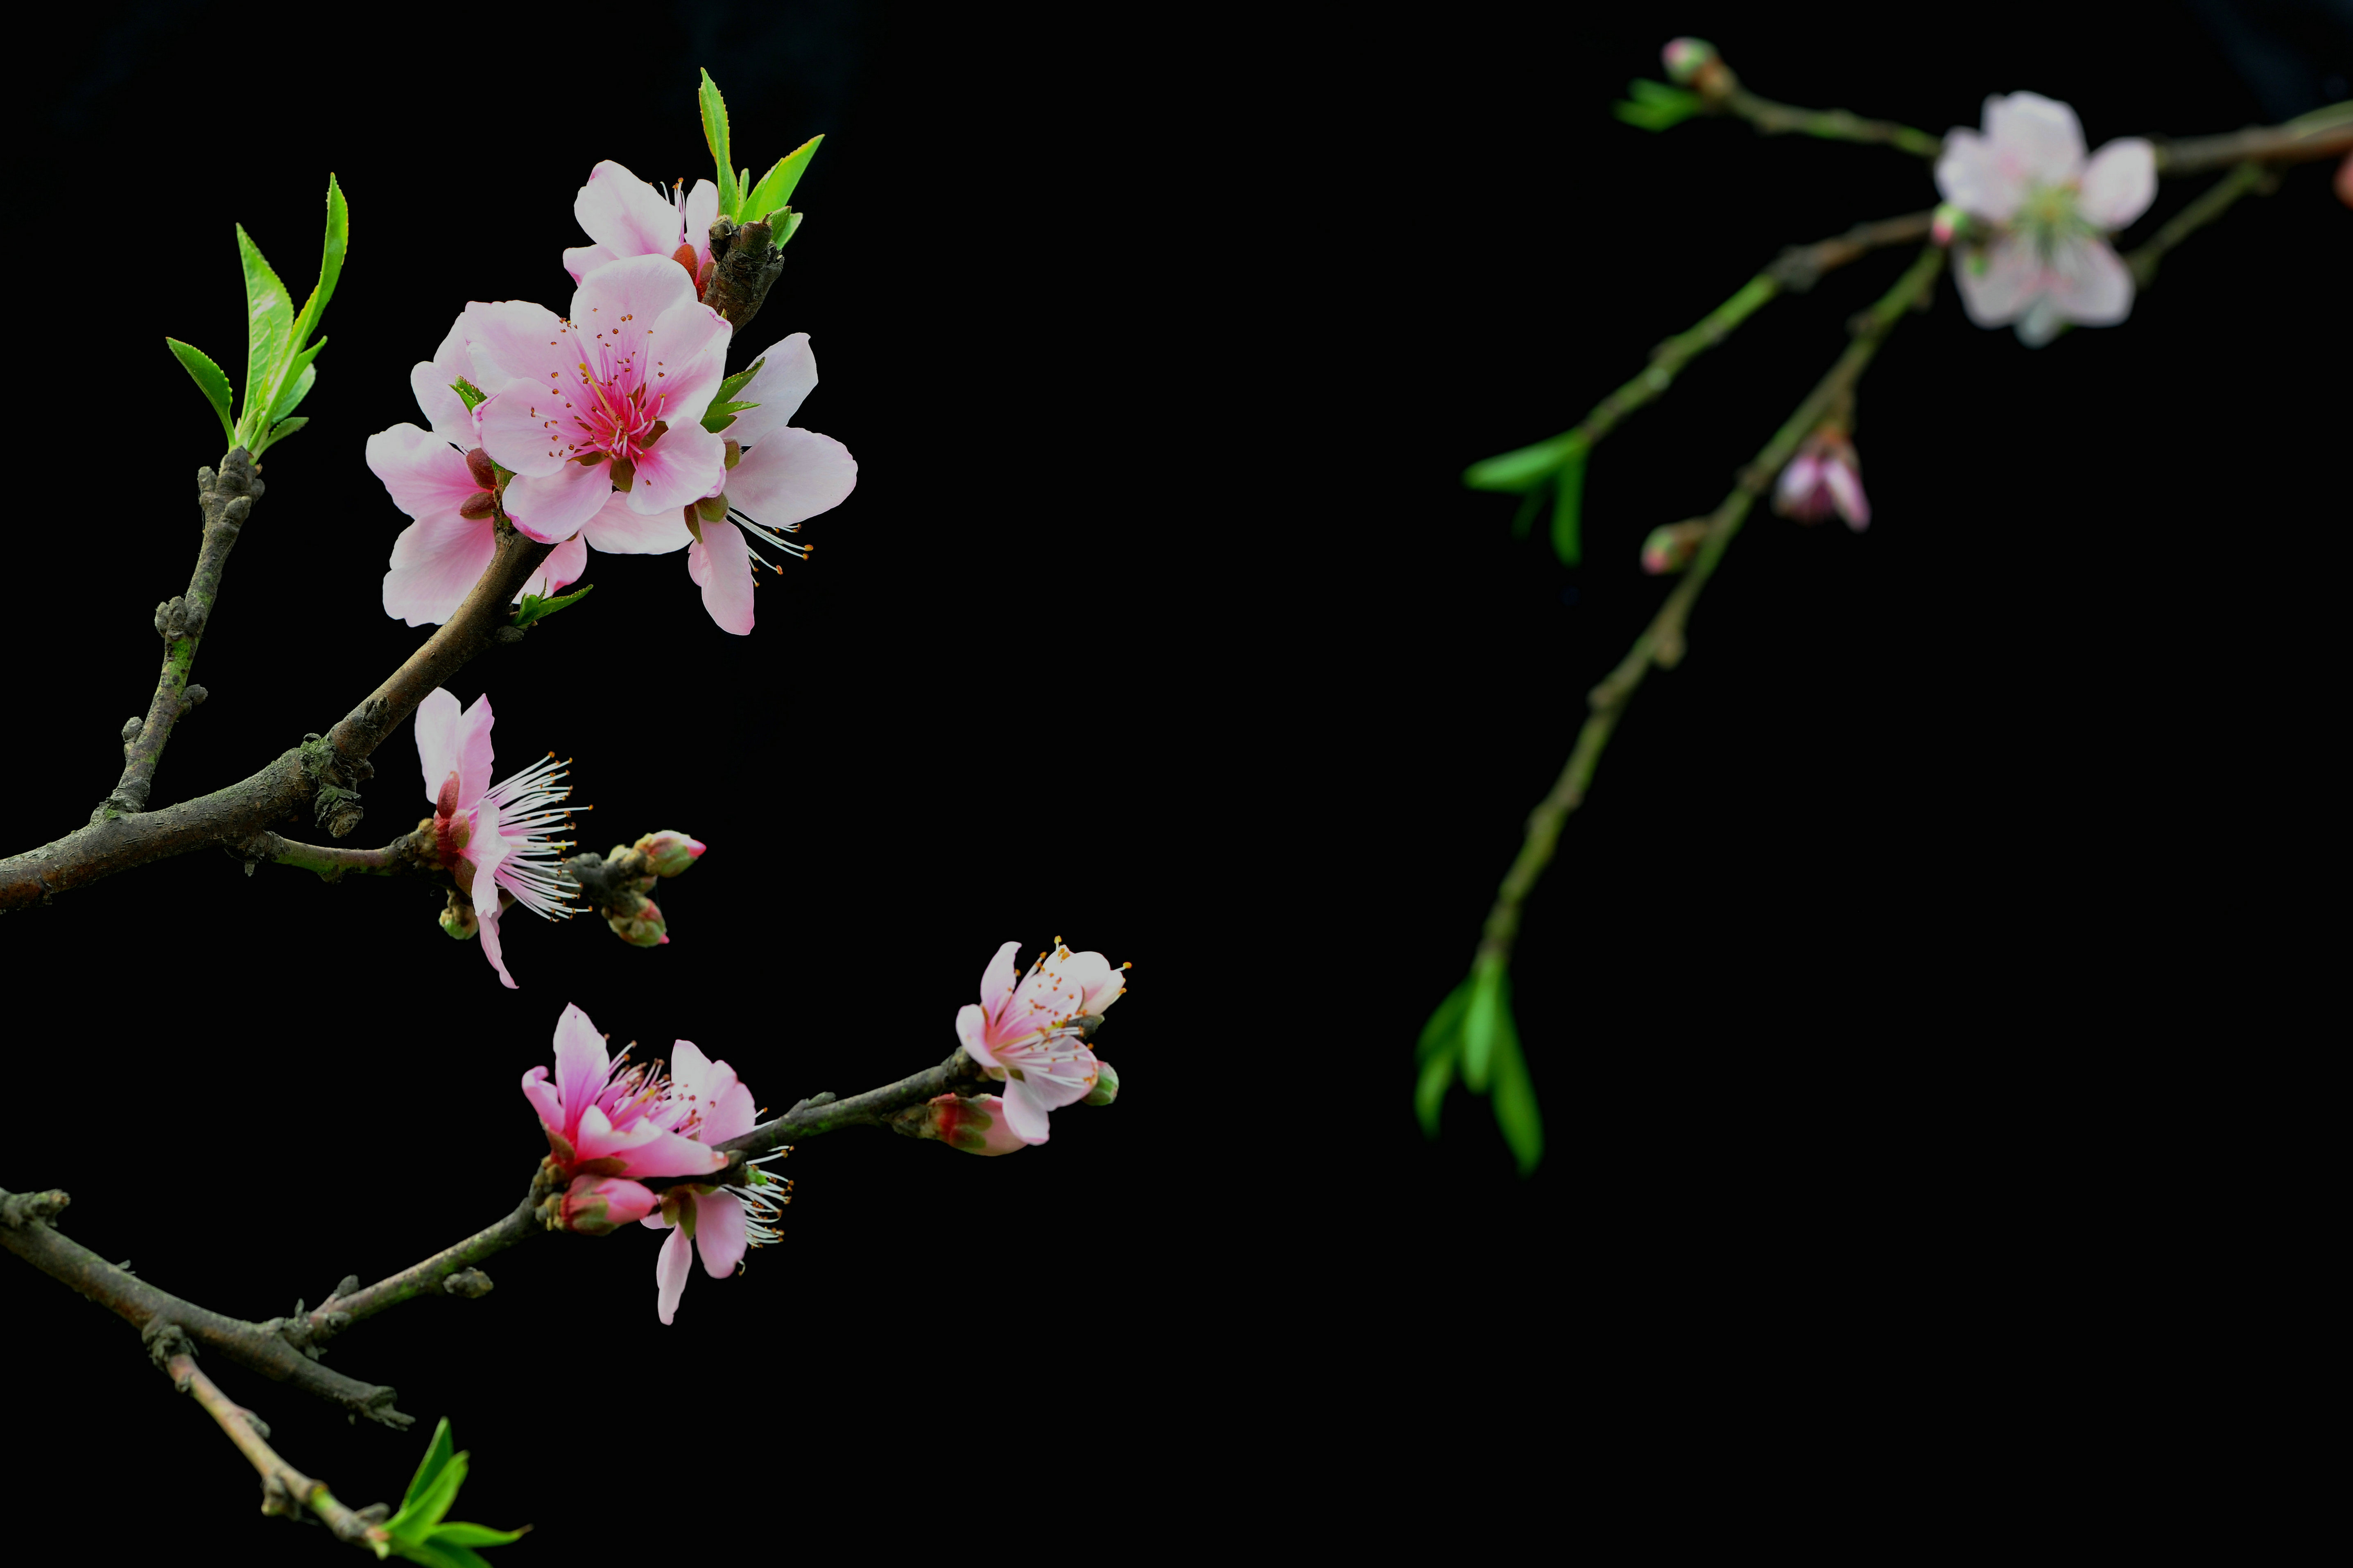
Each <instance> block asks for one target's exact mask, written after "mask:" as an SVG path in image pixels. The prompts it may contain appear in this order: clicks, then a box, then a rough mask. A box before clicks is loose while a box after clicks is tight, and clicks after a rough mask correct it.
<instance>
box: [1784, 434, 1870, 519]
mask: <svg viewBox="0 0 2353 1568" xmlns="http://www.w3.org/2000/svg"><path fill="white" fill-rule="evenodd" d="M1773 510H1775V511H1778V512H1779V513H1780V514H1781V515H1782V516H1783V517H1794V518H1796V519H1797V520H1798V521H1800V522H1820V521H1822V519H1824V518H1826V517H1828V516H1830V514H1831V512H1832V511H1836V512H1837V513H1838V514H1839V515H1840V516H1841V517H1842V518H1844V519H1846V525H1847V526H1848V527H1849V528H1852V530H1854V531H1856V532H1857V533H1861V532H1862V531H1863V530H1864V529H1866V528H1868V527H1870V526H1871V502H1870V501H1869V500H1866V499H1864V496H1863V493H1862V459H1861V458H1857V457H1856V456H1855V453H1854V443H1853V442H1852V441H1850V440H1848V439H1847V436H1846V432H1845V431H1844V430H1843V429H1841V428H1840V427H1839V426H1837V425H1835V424H1831V425H1825V426H1822V427H1821V428H1820V429H1819V430H1817V431H1815V432H1814V433H1813V434H1812V435H1811V436H1810V437H1807V438H1806V444H1805V445H1804V446H1802V447H1799V448H1798V455H1797V456H1796V457H1794V458H1790V459H1789V466H1788V468H1783V469H1782V470H1781V479H1780V482H1779V483H1778V484H1776V485H1775V486H1774V487H1773Z"/></svg>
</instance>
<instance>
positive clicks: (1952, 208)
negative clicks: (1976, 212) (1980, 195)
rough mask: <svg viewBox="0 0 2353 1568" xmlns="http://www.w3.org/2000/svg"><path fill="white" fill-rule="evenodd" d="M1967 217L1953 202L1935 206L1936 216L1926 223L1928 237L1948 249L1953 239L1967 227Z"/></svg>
mask: <svg viewBox="0 0 2353 1568" xmlns="http://www.w3.org/2000/svg"><path fill="white" fill-rule="evenodd" d="M1968 222H1969V215H1968V213H1967V212H1964V211H1963V210H1962V209H1961V207H1960V206H1959V205H1957V204H1956V203H1953V202H1939V203H1937V204H1936V215H1935V216H1933V217H1931V218H1930V219H1929V221H1928V237H1929V238H1931V239H1933V240H1935V241H1936V243H1937V244H1938V245H1942V246H1946V247H1950V246H1951V245H1952V243H1953V237H1954V236H1955V235H1957V234H1959V233H1961V232H1962V231H1963V230H1964V229H1966V228H1967V227H1968Z"/></svg>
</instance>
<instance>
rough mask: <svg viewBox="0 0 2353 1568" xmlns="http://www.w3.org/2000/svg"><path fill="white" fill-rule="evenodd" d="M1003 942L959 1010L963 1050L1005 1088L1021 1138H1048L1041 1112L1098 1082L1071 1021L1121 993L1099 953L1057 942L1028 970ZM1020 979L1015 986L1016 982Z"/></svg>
mask: <svg viewBox="0 0 2353 1568" xmlns="http://www.w3.org/2000/svg"><path fill="white" fill-rule="evenodd" d="M1020 946H1021V944H1020V943H1019V942H1007V943H1006V944H1005V945H1004V946H1003V947H1000V948H998V949H997V956H996V957H995V958H993V959H991V960H989V963H988V967H987V969H986V970H984V971H983V972H982V973H981V976H980V1001H979V1002H978V1003H977V1004H970V1003H967V1004H966V1005H965V1006H964V1007H963V1008H962V1009H961V1010H960V1011H959V1012H958V1013H957V1014H956V1037H957V1038H958V1039H959V1040H961V1041H963V1042H964V1049H965V1055H966V1056H968V1057H970V1058H972V1059H973V1060H974V1061H976V1062H977V1063H979V1064H980V1065H981V1066H982V1067H984V1068H987V1070H988V1076H989V1077H990V1078H993V1079H997V1080H998V1081H999V1082H1001V1083H1004V1084H1005V1085H1006V1089H1005V1121H1006V1124H1007V1126H1008V1127H1009V1128H1011V1129H1012V1131H1013V1133H1014V1136H1016V1137H1018V1138H1019V1139H1020V1140H1021V1141H1022V1142H1024V1143H1043V1142H1046V1136H1047V1127H1046V1113H1047V1112H1048V1111H1050V1110H1056V1109H1058V1108H1060V1107H1061V1106H1065V1105H1069V1104H1071V1103H1072V1102H1074V1101H1076V1100H1084V1099H1085V1098H1086V1097H1087V1095H1088V1094H1089V1093H1091V1092H1092V1090H1093V1089H1094V1086H1095V1078H1096V1062H1095V1057H1094V1053H1093V1052H1092V1051H1091V1050H1089V1049H1088V1048H1087V1046H1086V1042H1085V1039H1084V1038H1083V1037H1082V1034H1081V1031H1080V1029H1079V1028H1078V1026H1076V1025H1074V1024H1073V1023H1072V1022H1071V1020H1073V1019H1076V1018H1082V1017H1087V1016H1092V1015H1096V1014H1100V1013H1101V1012H1102V1011H1103V1009H1104V1008H1106V1007H1108V1006H1110V1005H1112V1004H1113V1002H1116V1001H1118V1000H1119V999H1120V997H1121V996H1122V995H1123V994H1125V990H1126V988H1125V987H1124V985H1122V984H1120V969H1124V968H1126V967H1127V966H1126V965H1125V964H1122V965H1120V969H1113V967H1112V966H1111V964H1110V963H1108V962H1107V961H1106V960H1105V959H1104V958H1103V954H1102V953H1100V952H1081V953H1073V952H1071V950H1070V949H1069V948H1067V947H1064V946H1063V945H1062V943H1061V940H1060V938H1056V939H1055V942H1054V951H1053V952H1052V953H1051V954H1050V955H1049V954H1043V953H1041V954H1039V959H1038V962H1037V963H1034V964H1032V965H1030V967H1029V973H1028V974H1027V975H1026V976H1023V975H1018V974H1017V972H1016V971H1015V969H1014V967H1013V954H1014V953H1015V952H1016V951H1018V949H1019V948H1020ZM1017 979H1018V984H1017Z"/></svg>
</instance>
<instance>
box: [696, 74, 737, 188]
mask: <svg viewBox="0 0 2353 1568" xmlns="http://www.w3.org/2000/svg"><path fill="white" fill-rule="evenodd" d="M699 96H700V97H701V99H702V139H703V141H704V142H707V143H709V144H710V147H711V161H712V163H716V164H717V165H719V212H720V216H723V217H732V218H735V219H737V220H738V221H739V222H740V221H741V220H742V218H743V206H744V192H743V188H742V187H741V186H739V185H738V184H736V183H735V165H734V164H733V163H732V162H730V161H729V158H728V153H727V100H725V99H723V98H722V97H720V96H719V84H718V83H717V82H715V81H713V80H712V79H711V73H710V72H709V71H704V72H703V73H702V90H701V93H700V95H699Z"/></svg>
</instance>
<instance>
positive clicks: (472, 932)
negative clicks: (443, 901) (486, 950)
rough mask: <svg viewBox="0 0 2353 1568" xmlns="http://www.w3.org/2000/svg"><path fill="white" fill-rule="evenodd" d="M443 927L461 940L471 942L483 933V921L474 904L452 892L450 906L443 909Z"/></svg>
mask: <svg viewBox="0 0 2353 1568" xmlns="http://www.w3.org/2000/svg"><path fill="white" fill-rule="evenodd" d="M441 929H442V930H443V931H447V932H448V934H449V935H451V936H453V937H456V938H457V939H458V940H459V942H471V941H472V940H473V939H474V938H476V937H478V936H480V934H481V932H482V922H481V920H480V917H478V916H477V915H476V914H475V913H474V906H473V905H471V904H470V903H468V902H467V901H466V900H463V899H461V898H459V896H458V895H457V894H455V893H452V894H450V895H449V903H448V908H446V909H444V910H442V911H441Z"/></svg>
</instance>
